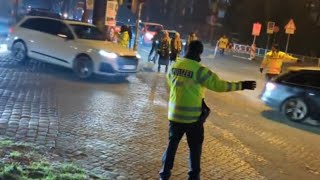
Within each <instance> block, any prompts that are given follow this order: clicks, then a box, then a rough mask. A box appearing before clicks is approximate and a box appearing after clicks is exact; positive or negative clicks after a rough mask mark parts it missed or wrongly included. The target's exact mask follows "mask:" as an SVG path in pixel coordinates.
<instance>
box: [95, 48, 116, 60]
mask: <svg viewBox="0 0 320 180" xmlns="http://www.w3.org/2000/svg"><path fill="white" fill-rule="evenodd" d="M99 54H100V55H101V56H104V57H107V58H110V59H115V58H117V57H118V55H117V54H116V53H109V52H107V51H104V50H100V51H99Z"/></svg>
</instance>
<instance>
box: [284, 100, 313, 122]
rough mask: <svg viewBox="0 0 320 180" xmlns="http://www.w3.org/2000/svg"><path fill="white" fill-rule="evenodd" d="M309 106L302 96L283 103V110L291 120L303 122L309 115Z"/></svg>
mask: <svg viewBox="0 0 320 180" xmlns="http://www.w3.org/2000/svg"><path fill="white" fill-rule="evenodd" d="M309 111H310V109H309V107H308V105H307V103H306V102H305V101H304V100H303V99H301V98H290V99H288V100H286V101H285V102H284V103H283V105H282V112H283V113H284V115H285V116H286V117H287V118H288V119H289V120H291V121H295V122H302V121H303V120H305V119H306V118H307V117H308V116H309Z"/></svg>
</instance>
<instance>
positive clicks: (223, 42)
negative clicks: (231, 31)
mask: <svg viewBox="0 0 320 180" xmlns="http://www.w3.org/2000/svg"><path fill="white" fill-rule="evenodd" d="M228 44H229V39H228V38H227V36H226V35H223V36H222V37H221V38H220V39H219V41H218V47H219V50H220V54H221V55H224V51H225V50H226V48H227V46H228Z"/></svg>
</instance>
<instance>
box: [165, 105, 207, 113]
mask: <svg viewBox="0 0 320 180" xmlns="http://www.w3.org/2000/svg"><path fill="white" fill-rule="evenodd" d="M169 109H175V110H178V111H188V112H200V113H201V111H202V108H201V107H187V106H177V105H175V104H174V103H169Z"/></svg>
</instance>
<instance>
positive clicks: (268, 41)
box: [266, 34, 271, 49]
mask: <svg viewBox="0 0 320 180" xmlns="http://www.w3.org/2000/svg"><path fill="white" fill-rule="evenodd" d="M270 36H271V35H270V34H268V40H267V45H266V49H268V47H269V43H270Z"/></svg>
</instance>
